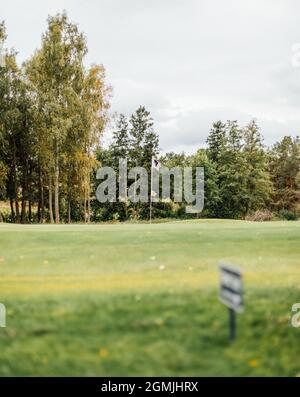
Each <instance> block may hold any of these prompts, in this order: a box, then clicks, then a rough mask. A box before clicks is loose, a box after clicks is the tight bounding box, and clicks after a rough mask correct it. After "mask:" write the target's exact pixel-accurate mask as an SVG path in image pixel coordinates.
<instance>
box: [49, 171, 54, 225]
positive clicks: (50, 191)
mask: <svg viewBox="0 0 300 397" xmlns="http://www.w3.org/2000/svg"><path fill="white" fill-rule="evenodd" d="M49 215H50V222H51V223H54V219H53V209H52V179H51V174H50V175H49Z"/></svg>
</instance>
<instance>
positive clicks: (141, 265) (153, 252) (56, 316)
mask: <svg viewBox="0 0 300 397" xmlns="http://www.w3.org/2000/svg"><path fill="white" fill-rule="evenodd" d="M220 260H225V261H227V262H230V263H233V264H237V265H239V266H240V267H241V268H242V269H243V271H244V279H245V303H246V311H245V313H244V314H241V315H239V316H238V339H237V341H236V342H235V343H233V344H230V343H229V342H228V313H227V310H226V308H225V307H224V306H223V305H222V304H220V303H219V301H218V298H217V293H218V281H219V280H218V268H217V265H218V262H219V261H220ZM0 302H2V303H4V304H5V305H6V310H7V327H6V328H0V351H1V355H0V375H2V376H3V375H9V376H11V375H71V376H72V375H74V376H75V375H90V376H108V375H115V376H116V375H120V376H121V375H158V376H163V375H216V376H217V375H221V376H223V375H224V376H226V375H237V376H245V375H246V376H247V375H261V376H267V375H271V376H273V375H277V376H282V375H290V376H296V375H300V360H299V357H300V344H299V338H300V328H293V327H291V325H290V319H291V306H292V304H294V303H296V302H300V223H299V222H270V223H249V222H242V221H215V220H211V221H205V220H203V221H202V220H201V221H187V222H170V223H160V224H153V225H147V224H118V225H71V226H69V225H60V226H52V225H51V226H50V225H40V226H39V225H28V226H27V225H24V226H21V225H8V224H2V225H0Z"/></svg>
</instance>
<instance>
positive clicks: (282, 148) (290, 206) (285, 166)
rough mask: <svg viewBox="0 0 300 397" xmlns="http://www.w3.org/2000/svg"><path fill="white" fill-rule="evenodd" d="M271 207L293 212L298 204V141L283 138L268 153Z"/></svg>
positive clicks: (286, 137) (299, 178)
mask: <svg viewBox="0 0 300 397" xmlns="http://www.w3.org/2000/svg"><path fill="white" fill-rule="evenodd" d="M269 169H270V174H271V179H272V181H273V184H274V188H275V189H274V192H273V194H272V202H273V207H274V209H276V210H277V211H280V210H291V211H294V210H295V209H296V208H297V205H299V202H300V139H299V137H296V138H292V137H290V136H285V137H284V138H283V139H282V140H281V141H280V142H279V143H276V144H275V145H274V146H273V148H272V149H271V150H270V152H269Z"/></svg>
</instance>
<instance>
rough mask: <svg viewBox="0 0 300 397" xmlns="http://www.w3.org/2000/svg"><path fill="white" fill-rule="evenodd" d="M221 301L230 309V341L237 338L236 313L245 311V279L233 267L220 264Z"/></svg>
mask: <svg viewBox="0 0 300 397" xmlns="http://www.w3.org/2000/svg"><path fill="white" fill-rule="evenodd" d="M219 270H220V293H219V298H220V301H221V302H222V303H223V304H224V305H225V306H227V307H228V309H229V339H230V341H231V342H232V341H234V340H235V338H236V312H239V313H240V312H243V311H244V299H243V279H242V274H241V271H240V270H239V269H237V268H235V267H233V266H229V265H226V264H220V266H219Z"/></svg>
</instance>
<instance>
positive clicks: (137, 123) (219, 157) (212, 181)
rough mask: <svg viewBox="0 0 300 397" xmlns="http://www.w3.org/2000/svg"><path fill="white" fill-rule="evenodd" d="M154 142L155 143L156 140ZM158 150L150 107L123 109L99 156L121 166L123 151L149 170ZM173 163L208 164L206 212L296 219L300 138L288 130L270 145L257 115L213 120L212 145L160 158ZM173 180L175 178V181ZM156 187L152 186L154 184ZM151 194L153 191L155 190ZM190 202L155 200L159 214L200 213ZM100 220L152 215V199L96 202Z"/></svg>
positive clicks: (204, 214) (209, 214)
mask: <svg viewBox="0 0 300 397" xmlns="http://www.w3.org/2000/svg"><path fill="white" fill-rule="evenodd" d="M151 143H152V144H151ZM157 152H158V137H157V135H156V134H155V133H154V132H153V123H152V120H151V118H150V115H149V113H148V112H147V111H146V110H145V109H144V108H143V107H141V108H139V109H138V110H137V112H136V113H135V114H133V115H132V116H131V117H130V118H129V120H127V119H126V118H125V116H123V115H121V116H120V117H119V119H118V121H117V123H116V128H115V130H114V132H113V139H112V143H111V145H110V147H109V148H108V149H106V150H103V149H100V150H99V151H98V154H97V159H98V160H99V161H100V162H101V163H105V165H109V166H111V167H113V168H114V169H115V171H116V172H117V171H118V165H119V163H118V160H119V158H120V157H123V158H125V157H126V158H127V160H128V163H129V165H130V166H131V167H133V166H135V165H141V166H143V167H145V168H146V169H148V170H149V168H150V165H151V156H152V155H153V154H155V153H157ZM160 161H161V163H162V164H163V165H164V166H166V167H168V168H169V169H171V168H173V167H180V168H183V167H204V170H205V205H204V210H203V212H202V213H201V216H202V217H216V218H235V219H238V218H246V217H247V216H248V217H250V219H251V216H253V215H254V214H255V213H257V211H260V212H262V213H264V214H265V216H266V217H267V218H270V216H271V215H270V213H271V212H273V213H274V214H275V215H279V216H281V217H284V218H288V219H295V218H297V216H298V213H299V211H300V207H299V205H300V140H299V138H298V137H296V138H292V137H290V136H286V137H284V138H283V139H282V141H281V142H279V143H276V144H275V145H274V146H273V147H272V148H270V149H266V148H265V147H264V145H263V137H262V135H261V133H260V131H259V127H258V125H257V123H256V122H255V121H254V120H252V121H251V122H250V123H249V124H248V125H247V126H246V127H243V128H241V127H240V126H239V125H238V123H237V122H236V121H227V122H226V123H223V122H221V121H218V122H216V123H214V124H213V126H212V129H211V131H210V132H209V135H208V138H207V148H206V149H199V150H198V151H197V152H196V153H195V154H194V155H189V156H187V155H185V154H184V153H181V154H177V153H167V154H165V155H163V156H161V158H160ZM171 184H172V181H171ZM149 192H150V189H149ZM149 194H150V193H149ZM185 206H186V204H185V203H184V202H183V203H174V202H173V201H171V202H159V203H154V204H153V215H154V216H156V217H194V216H195V215H188V214H186V211H185ZM93 214H94V218H95V220H111V219H121V220H126V219H130V218H136V219H148V218H149V204H133V203H130V202H127V203H107V204H99V203H97V202H96V201H95V202H94V203H93Z"/></svg>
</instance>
